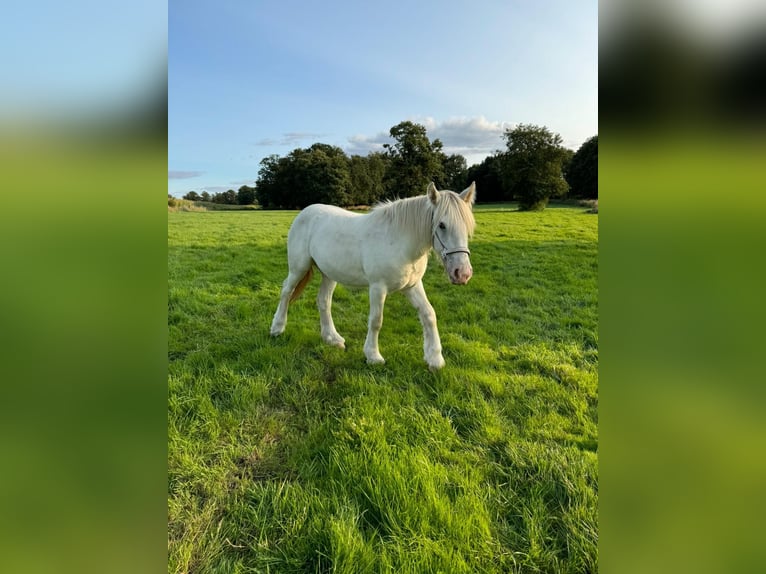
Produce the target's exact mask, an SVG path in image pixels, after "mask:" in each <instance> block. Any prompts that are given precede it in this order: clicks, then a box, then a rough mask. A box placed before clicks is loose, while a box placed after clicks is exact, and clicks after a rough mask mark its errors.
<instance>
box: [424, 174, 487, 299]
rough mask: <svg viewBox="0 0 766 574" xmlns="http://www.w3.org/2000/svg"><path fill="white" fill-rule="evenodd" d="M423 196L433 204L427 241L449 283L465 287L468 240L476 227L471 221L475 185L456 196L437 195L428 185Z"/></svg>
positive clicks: (470, 270) (468, 273)
mask: <svg viewBox="0 0 766 574" xmlns="http://www.w3.org/2000/svg"><path fill="white" fill-rule="evenodd" d="M427 194H428V199H430V200H431V203H432V204H433V218H432V221H431V234H432V240H431V241H432V244H433V248H434V251H436V252H437V253H438V254H439V258H440V259H441V262H442V265H444V269H445V270H446V271H447V275H448V276H449V279H450V281H452V283H454V284H455V285H465V284H466V283H468V280H469V279H470V278H471V275H473V268H472V267H471V259H470V255H471V252H470V251H469V250H468V239H469V237H471V236H472V235H473V228H474V226H475V225H476V223H475V221H474V218H473V202H474V201H475V200H476V183H475V182H474V183H472V184H471V185H470V186H468V187H467V188H466V189H464V190H463V192H462V193H460V194H457V193H455V192H454V191H446V190H445V191H437V190H436V186H435V185H434V183H433V182H431V183H429V184H428V190H427Z"/></svg>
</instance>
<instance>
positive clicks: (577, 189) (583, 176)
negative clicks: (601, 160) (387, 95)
mask: <svg viewBox="0 0 766 574" xmlns="http://www.w3.org/2000/svg"><path fill="white" fill-rule="evenodd" d="M564 176H565V178H566V180H567V183H569V189H570V194H571V195H572V197H577V198H581V199H598V134H596V135H595V136H593V137H592V138H590V139H588V140H586V141H585V143H583V144H582V145H581V146H580V148H579V149H578V150H577V151H576V152H575V154H574V156H573V157H572V161H571V163H570V164H569V168H568V169H567V170H566V171H565V172H564Z"/></svg>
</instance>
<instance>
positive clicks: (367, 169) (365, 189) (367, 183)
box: [348, 152, 388, 205]
mask: <svg viewBox="0 0 766 574" xmlns="http://www.w3.org/2000/svg"><path fill="white" fill-rule="evenodd" d="M348 166H349V175H350V177H351V192H350V196H351V197H350V205H372V204H373V203H375V202H377V201H379V200H380V198H381V197H383V195H384V194H385V188H384V178H385V175H386V170H387V168H388V157H387V156H386V155H385V154H383V153H381V152H371V153H369V154H368V155H366V156H363V155H352V156H351V157H350V158H349V160H348Z"/></svg>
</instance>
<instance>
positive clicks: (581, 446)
mask: <svg viewBox="0 0 766 574" xmlns="http://www.w3.org/2000/svg"><path fill="white" fill-rule="evenodd" d="M296 214H297V212H294V211H293V212H288V211H260V210H254V211H211V212H183V211H178V212H172V213H168V289H169V295H168V323H169V325H168V329H169V343H168V346H169V349H168V354H169V368H168V369H169V374H168V407H169V413H168V571H169V572H173V573H200V572H216V573H217V572H221V573H237V572H277V573H282V572H296V573H297V572H306V573H308V572H346V573H364V572H371V573H372V572H396V573H432V572H433V573H436V572H445V573H461V572H466V573H476V572H487V573H489V572H498V573H499V572H573V573H574V572H595V571H597V559H598V555H597V543H598V529H597V514H598V512H597V507H598V476H597V469H598V454H597V453H598V428H597V425H598V413H597V410H598V315H597V313H598V301H597V295H598V290H597V275H598V269H597V265H598V257H597V252H598V250H597V242H598V215H594V214H588V213H585V209H584V208H582V207H579V208H578V207H571V206H569V207H565V206H551V207H549V208H547V209H546V210H545V211H543V212H519V211H517V210H516V209H515V206H513V205H486V206H481V205H479V206H477V207H476V221H477V227H476V234H475V237H474V239H473V240H472V242H471V244H470V248H471V252H472V255H471V262H472V265H473V268H474V276H473V278H472V279H471V281H470V283H468V285H466V286H453V285H451V284H450V283H449V281H448V279H447V277H446V275H445V273H444V271H443V270H442V268H441V266H440V264H439V262H438V260H437V258H436V257H432V258H431V259H430V262H429V270H428V271H427V273H426V276H425V278H424V285H425V289H426V293H427V294H428V297H429V299H430V301H431V303H432V305H433V307H434V309H435V311H436V314H437V317H438V325H439V330H440V333H441V339H442V346H443V349H444V351H443V353H444V358H445V360H446V362H447V364H446V366H445V368H444V369H442V370H441V371H439V372H436V373H434V372H431V371H429V370H428V368H427V366H426V364H425V362H424V361H423V359H422V331H421V327H420V323H419V321H418V318H417V314H416V312H415V310H414V309H413V308H412V307H411V306H410V304H409V303H408V302H407V301H406V299H405V298H404V297H403V296H402V295H401V294H393V295H390V296H389V297H388V299H387V301H386V308H385V317H384V322H383V329H382V331H381V334H380V349H381V353H382V354H383V356H384V357H385V358H386V363H385V364H384V365H376V366H369V365H367V364H366V362H365V358H364V353H363V351H362V346H363V344H364V338H365V334H366V328H367V311H368V309H367V293H366V291H364V290H352V289H347V288H345V287H344V286H342V285H339V286H338V288H337V289H336V291H335V297H334V305H333V317H334V320H335V325H336V327H337V329H338V332H339V333H340V334H341V335H342V336H343V337H344V338H345V339H346V350H345V351H344V350H341V349H338V348H334V347H329V346H327V345H325V344H324V343H322V341H321V339H320V336H319V315H318V311H317V309H316V304H315V297H316V293H317V288H318V285H319V280H318V278H317V276H315V277H314V280H313V281H312V282H311V283H310V285H309V286H308V287H307V288H306V291H305V292H304V294H303V296H302V297H301V298H300V299H298V300H297V301H296V302H295V303H293V305H292V306H291V308H290V315H289V320H288V323H287V329H286V331H285V333H284V334H283V335H282V336H281V337H279V338H271V337H270V336H269V325H270V322H271V318H272V316H273V314H274V311H275V309H276V306H277V302H278V297H279V291H280V287H281V282H282V281H283V279H284V278H285V276H286V273H287V264H286V238H287V231H288V228H289V225H290V222H291V221H292V219H293V218H294V217H295V215H296Z"/></svg>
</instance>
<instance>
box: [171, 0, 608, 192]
mask: <svg viewBox="0 0 766 574" xmlns="http://www.w3.org/2000/svg"><path fill="white" fill-rule="evenodd" d="M168 109H169V112H168V114H169V115H168V192H169V193H171V194H173V195H176V196H181V195H183V194H184V193H186V192H188V191H191V190H195V191H198V192H201V191H203V190H207V191H209V192H210V193H215V192H219V191H225V190H227V189H235V190H236V189H238V188H239V187H240V186H241V185H254V182H255V180H256V179H257V177H258V169H259V163H260V161H261V160H262V159H263V158H265V157H267V156H269V155H272V154H277V155H280V156H285V155H287V154H288V153H290V152H291V151H292V150H293V149H295V148H299V147H303V148H305V147H308V146H310V145H311V144H313V143H316V142H322V143H328V144H331V145H336V146H339V147H341V148H342V149H343V150H344V151H345V152H346V153H347V154H349V155H351V154H359V155H365V154H367V153H368V152H370V151H374V150H379V149H382V144H383V143H391V142H392V141H393V140H391V138H390V137H389V136H388V132H389V130H390V129H391V127H393V126H395V125H396V124H398V123H400V122H402V121H405V120H410V121H414V122H417V123H419V124H422V125H424V126H425V127H426V129H427V133H428V136H429V138H430V139H431V140H433V139H435V138H439V139H440V140H441V141H442V143H443V145H444V151H445V152H446V153H448V154H450V153H459V154H461V155H463V156H464V157H465V158H466V160H467V161H468V165H472V164H475V163H479V162H481V161H482V160H483V159H484V158H485V157H486V156H488V155H490V154H492V153H493V152H494V151H496V150H498V149H501V148H503V147H504V146H505V144H504V140H503V138H502V134H503V132H504V130H505V129H506V128H512V127H514V126H515V125H517V124H520V123H524V124H535V125H541V126H546V127H547V128H548V129H550V130H551V131H552V132H554V133H558V134H560V135H561V137H562V139H563V142H564V145H565V146H566V147H569V148H571V149H573V150H576V149H577V148H578V147H579V146H580V145H581V144H582V143H583V142H584V141H585V140H587V139H588V138H589V137H591V136H593V135H596V134H597V133H598V3H597V2H596V0H586V1H578V2H572V1H571V0H563V1H558V0H556V1H554V0H550V1H549V0H540V1H532V0H483V1H482V2H475V1H451V0H442V1H438V2H437V1H431V0H420V1H419V0H408V1H406V2H402V1H399V0H396V1H393V0H392V1H383V2H369V3H368V2H359V1H358V0H357V1H354V2H352V1H347V0H339V1H334V2H309V1H306V0H304V1H295V0H257V1H256V0H247V1H241V0H230V1H227V2H212V1H206V2H203V1H198V0H183V1H181V0H170V2H169V4H168Z"/></svg>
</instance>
